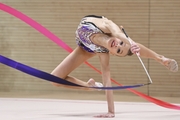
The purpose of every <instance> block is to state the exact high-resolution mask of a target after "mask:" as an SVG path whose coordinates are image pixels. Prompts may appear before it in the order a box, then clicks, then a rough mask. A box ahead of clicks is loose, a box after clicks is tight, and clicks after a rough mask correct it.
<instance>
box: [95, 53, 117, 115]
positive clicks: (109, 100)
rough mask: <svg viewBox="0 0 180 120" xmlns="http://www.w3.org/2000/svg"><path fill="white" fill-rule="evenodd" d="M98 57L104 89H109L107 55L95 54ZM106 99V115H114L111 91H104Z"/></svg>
mask: <svg viewBox="0 0 180 120" xmlns="http://www.w3.org/2000/svg"><path fill="white" fill-rule="evenodd" d="M97 54H98V56H99V60H100V64H101V72H102V80H103V84H104V86H105V87H111V86H112V85H111V79H110V78H111V76H110V66H109V60H110V55H109V53H97ZM106 97H107V103H108V114H113V115H114V99H113V91H112V90H106Z"/></svg>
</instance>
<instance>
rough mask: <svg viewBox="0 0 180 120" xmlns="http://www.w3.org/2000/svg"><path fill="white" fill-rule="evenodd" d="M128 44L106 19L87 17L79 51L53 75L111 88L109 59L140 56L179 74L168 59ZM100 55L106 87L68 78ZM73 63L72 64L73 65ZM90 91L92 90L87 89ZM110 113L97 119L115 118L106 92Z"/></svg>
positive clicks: (78, 32)
mask: <svg viewBox="0 0 180 120" xmlns="http://www.w3.org/2000/svg"><path fill="white" fill-rule="evenodd" d="M130 40H131V42H132V44H130V42H129V41H128V39H127V37H126V36H125V34H124V33H123V32H122V29H121V27H119V26H118V25H116V24H115V23H114V22H113V21H111V20H109V19H107V18H106V17H104V16H96V15H88V16H85V17H83V18H82V20H81V21H80V24H79V25H78V28H77V30H76V43H77V47H76V48H75V49H74V51H73V52H71V53H70V54H69V55H68V56H67V57H66V58H65V59H64V60H63V61H62V62H61V63H60V64H59V65H58V66H57V67H56V68H55V69H54V70H53V71H52V73H51V74H53V75H55V76H58V77H60V78H62V79H66V80H67V81H70V82H73V83H76V84H79V85H82V86H87V87H94V86H95V87H102V86H105V87H111V80H110V78H111V76H110V66H109V60H110V55H114V56H119V57H125V56H131V55H133V54H135V53H136V54H137V55H139V56H140V57H144V58H149V59H154V60H155V61H157V62H158V63H160V64H162V65H164V66H165V67H166V68H167V69H168V70H170V71H172V72H177V71H178V64H177V62H176V61H175V60H174V59H170V58H166V57H164V56H163V55H160V54H158V53H156V52H154V51H152V50H151V49H149V48H147V47H145V46H144V45H142V44H140V43H137V42H134V41H133V40H132V39H130ZM95 55H98V57H99V61H100V65H101V72H102V81H103V84H101V83H99V82H95V80H94V79H93V78H90V79H89V80H88V81H87V82H84V81H82V80H79V79H77V78H75V77H72V76H69V74H70V73H71V72H72V71H73V70H74V69H76V68H77V67H78V66H80V65H81V64H82V63H83V62H85V61H86V60H88V59H90V58H92V57H94V56H95ZM72 61H73V62H72ZM52 84H53V85H55V86H62V85H61V84H58V83H52ZM88 90H89V89H88ZM105 92H106V98H107V104H108V112H107V113H105V114H100V115H97V116H96V117H103V118H106V117H107V118H111V117H114V116H115V111H114V100H113V91H112V90H106V91H105Z"/></svg>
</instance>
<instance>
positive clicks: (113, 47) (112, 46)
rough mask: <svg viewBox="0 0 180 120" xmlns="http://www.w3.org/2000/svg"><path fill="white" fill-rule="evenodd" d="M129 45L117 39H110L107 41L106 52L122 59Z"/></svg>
mask: <svg viewBox="0 0 180 120" xmlns="http://www.w3.org/2000/svg"><path fill="white" fill-rule="evenodd" d="M129 49H130V44H128V43H125V42H123V41H122V40H120V39H118V38H111V39H110V40H109V41H108V50H109V52H110V53H111V54H112V55H116V56H120V57H124V56H126V55H127V54H128V52H129Z"/></svg>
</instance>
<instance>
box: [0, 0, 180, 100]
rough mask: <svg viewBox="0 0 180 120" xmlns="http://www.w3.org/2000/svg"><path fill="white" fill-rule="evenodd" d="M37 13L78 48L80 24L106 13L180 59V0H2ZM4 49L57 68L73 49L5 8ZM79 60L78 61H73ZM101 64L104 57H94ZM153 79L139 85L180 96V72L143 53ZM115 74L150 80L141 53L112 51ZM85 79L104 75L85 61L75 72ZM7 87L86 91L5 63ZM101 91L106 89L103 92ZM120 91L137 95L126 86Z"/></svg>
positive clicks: (1, 85) (130, 80) (1, 77)
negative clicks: (117, 54)
mask: <svg viewBox="0 0 180 120" xmlns="http://www.w3.org/2000/svg"><path fill="white" fill-rule="evenodd" d="M0 2H2V3H5V4H7V5H9V6H11V7H13V8H15V9H17V10H19V11H21V12H22V13H24V14H26V15H28V16H29V17H31V18H33V19H34V20H36V21H37V22H39V23H40V24H42V25H43V26H44V27H46V28H47V29H49V30H50V31H51V32H52V33H54V34H55V35H57V36H58V37H59V38H61V39H62V40H63V41H64V42H65V43H67V44H68V45H69V46H70V47H72V48H75V47H76V43H75V34H74V33H75V30H76V28H77V25H78V24H79V21H80V19H81V18H82V17H83V16H85V15H88V14H96V15H104V16H106V17H108V18H109V19H111V20H113V21H114V22H115V23H117V24H118V25H123V26H124V28H125V29H126V31H127V33H128V34H129V36H130V37H131V38H132V39H133V40H135V41H137V42H140V43H142V44H144V45H145V46H147V47H149V48H151V49H153V50H155V51H156V52H157V53H159V54H163V55H164V56H166V57H169V58H173V59H175V60H177V62H178V63H180V54H179V52H178V51H180V40H179V39H180V37H179V34H180V22H179V19H180V1H179V0H171V1H169V0H158V1H157V0H136V1H134V0H121V1H120V0H111V1H109V0H91V1H89V0H68V1H67V0H31V1H29V0H0ZM0 54H2V55H4V56H7V57H9V58H12V59H14V60H16V61H19V62H22V63H24V64H27V65H30V66H32V67H35V68H38V69H40V70H43V71H46V72H51V71H52V70H53V69H54V68H55V67H56V66H57V65H58V64H59V63H60V62H61V61H62V60H63V59H64V58H65V57H66V56H67V55H68V53H67V52H66V51H65V50H63V49H62V48H61V47H59V46H58V45H56V44H55V43H53V42H52V41H50V40H49V39H47V38H46V37H44V36H43V35H41V34H40V33H39V32H37V31H36V30H34V29H33V28H31V27H30V26H28V25H26V24H25V23H23V22H22V21H20V20H19V19H17V18H15V17H13V16H11V15H9V14H7V13H5V12H3V11H0ZM72 62H73V61H72ZM88 62H90V63H91V64H92V65H93V66H95V67H96V68H98V69H100V65H99V62H98V58H97V57H95V58H92V59H90V60H88ZM143 62H144V64H145V66H146V67H147V69H148V70H149V73H150V75H151V77H152V80H153V82H154V83H153V84H152V85H150V86H146V87H141V88H137V90H138V91H140V92H143V93H145V94H149V95H151V96H166V97H180V72H177V73H172V72H170V71H168V70H167V69H166V68H165V67H164V66H162V65H160V64H159V63H157V62H155V61H154V60H148V59H143ZM110 64H111V73H112V78H113V79H114V80H116V81H117V82H119V83H122V84H124V85H132V84H137V83H146V82H147V81H148V79H147V76H146V74H145V72H144V70H143V68H142V66H141V64H140V62H139V60H138V59H137V57H136V56H133V57H125V58H119V57H112V58H111V63H110ZM71 75H73V76H75V77H78V78H80V79H82V80H84V81H87V80H88V79H89V78H91V77H93V78H94V79H96V80H97V81H101V76H100V75H99V74H98V73H96V72H95V71H94V70H92V69H91V68H89V67H87V65H85V64H82V65H81V66H80V67H79V68H77V69H76V70H75V71H73V72H72V73H71ZM0 91H1V92H22V91H23V92H26V93H31V92H51V93H55V92H62V91H63V92H68V91H70V92H72V91H75V92H83V91H77V90H71V89H65V88H57V87H54V86H52V85H50V84H49V82H46V81H43V80H40V79H37V78H34V77H32V76H29V75H26V74H24V73H21V72H19V71H17V70H14V69H11V68H9V67H6V66H4V65H1V64H0ZM98 94H104V93H103V92H99V93H98ZM115 94H118V95H133V94H132V93H130V92H128V91H126V90H120V91H115Z"/></svg>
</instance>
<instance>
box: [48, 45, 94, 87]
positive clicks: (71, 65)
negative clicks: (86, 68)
mask: <svg viewBox="0 0 180 120" xmlns="http://www.w3.org/2000/svg"><path fill="white" fill-rule="evenodd" d="M95 55H96V54H95V53H89V52H87V51H85V50H84V49H82V48H81V47H79V46H78V47H77V48H76V49H75V50H74V51H73V52H72V53H70V54H69V55H68V56H67V57H66V58H65V59H64V60H63V61H62V62H61V63H60V64H59V65H58V66H57V67H56V68H55V69H54V70H53V71H52V73H51V74H53V75H55V76H57V77H60V78H62V79H65V80H67V81H70V82H73V83H76V84H79V85H82V86H91V85H92V83H93V81H92V80H90V81H88V82H84V81H82V80H79V79H77V78H75V77H72V76H68V75H69V74H70V73H71V72H72V71H73V70H74V69H76V68H77V67H78V66H80V65H81V64H82V63H83V62H85V61H86V60H87V59H89V58H91V57H93V56H95ZM94 83H95V82H94ZM52 84H53V85H55V86H64V85H61V84H58V83H52ZM64 87H68V86H64ZM71 88H72V87H71Z"/></svg>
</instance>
